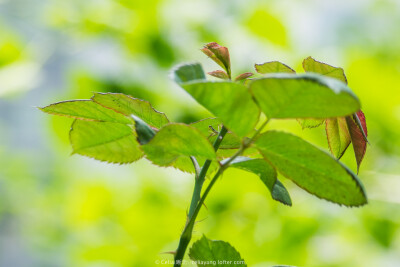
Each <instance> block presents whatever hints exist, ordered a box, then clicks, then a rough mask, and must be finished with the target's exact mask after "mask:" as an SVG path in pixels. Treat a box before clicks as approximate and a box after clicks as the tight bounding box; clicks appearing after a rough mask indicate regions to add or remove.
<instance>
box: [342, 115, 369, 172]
mask: <svg viewBox="0 0 400 267" xmlns="http://www.w3.org/2000/svg"><path fill="white" fill-rule="evenodd" d="M357 117H358V119H359V121H360V123H361V127H362V128H361V127H359V126H358V125H357V123H356V120H357ZM346 122H347V127H348V129H349V132H350V136H351V141H352V142H353V149H354V154H355V156H356V161H357V173H358V171H359V169H360V165H361V162H362V160H363V158H364V155H365V152H366V150H367V140H366V138H365V137H366V136H367V134H368V132H367V123H366V121H365V116H364V113H363V112H362V111H361V110H360V111H358V112H357V113H356V114H354V115H353V116H352V117H351V116H348V117H346ZM363 132H364V134H363ZM364 135H365V137H364Z"/></svg>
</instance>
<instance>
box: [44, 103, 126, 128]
mask: <svg viewBox="0 0 400 267" xmlns="http://www.w3.org/2000/svg"><path fill="white" fill-rule="evenodd" d="M39 109H40V110H42V111H44V112H46V113H48V114H52V115H59V116H65V117H70V118H75V119H78V120H87V121H100V122H118V123H124V124H130V123H132V122H131V120H129V118H127V117H126V116H124V115H122V114H119V113H117V112H115V111H113V110H110V109H107V108H104V107H102V106H100V105H98V104H96V103H94V102H93V101H90V100H71V101H63V102H58V103H54V104H51V105H48V106H46V107H43V108H39Z"/></svg>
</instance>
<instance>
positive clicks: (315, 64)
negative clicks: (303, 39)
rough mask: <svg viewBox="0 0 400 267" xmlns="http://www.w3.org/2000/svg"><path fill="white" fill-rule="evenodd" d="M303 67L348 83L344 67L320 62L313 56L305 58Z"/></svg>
mask: <svg viewBox="0 0 400 267" xmlns="http://www.w3.org/2000/svg"><path fill="white" fill-rule="evenodd" d="M303 69H304V70H305V71H307V72H315V73H319V74H321V75H324V76H328V77H331V78H334V79H338V80H340V81H342V82H344V83H345V84H347V78H346V75H345V74H344V71H343V69H342V68H338V67H333V66H331V65H328V64H326V63H323V62H319V61H317V60H315V59H313V58H312V57H308V58H306V59H304V60H303Z"/></svg>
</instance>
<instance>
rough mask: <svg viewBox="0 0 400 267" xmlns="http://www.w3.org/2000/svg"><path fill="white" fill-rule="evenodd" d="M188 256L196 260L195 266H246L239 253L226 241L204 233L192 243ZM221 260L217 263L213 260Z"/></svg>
mask: <svg viewBox="0 0 400 267" xmlns="http://www.w3.org/2000/svg"><path fill="white" fill-rule="evenodd" d="M189 257H190V258H191V259H192V260H193V261H196V262H197V266H205V267H212V266H235V267H237V266H243V267H245V266H247V264H246V263H245V262H244V260H243V259H242V257H241V256H240V253H239V252H238V251H237V250H236V249H235V248H234V247H232V246H231V245H230V244H229V243H228V242H225V241H220V240H210V239H208V238H207V237H206V236H205V235H203V237H202V238H201V239H199V240H197V241H196V242H194V243H193V245H192V247H191V248H190V251H189ZM220 261H221V262H222V261H225V263H219V264H218V265H216V264H214V263H213V262H216V263H218V262H220Z"/></svg>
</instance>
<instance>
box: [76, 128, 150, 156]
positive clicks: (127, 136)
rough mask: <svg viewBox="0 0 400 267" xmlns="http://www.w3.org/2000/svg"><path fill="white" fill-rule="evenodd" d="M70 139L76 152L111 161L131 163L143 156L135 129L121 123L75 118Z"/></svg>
mask: <svg viewBox="0 0 400 267" xmlns="http://www.w3.org/2000/svg"><path fill="white" fill-rule="evenodd" d="M70 141H71V145H72V148H73V153H74V154H80V155H83V156H87V157H90V158H94V159H97V160H100V161H106V162H109V163H120V164H124V163H131V162H134V161H136V160H138V159H140V158H141V157H142V156H143V152H142V151H141V149H140V146H139V143H138V142H137V141H136V135H135V134H134V132H133V129H132V128H131V127H129V126H127V125H124V124H121V123H114V122H97V121H83V120H75V121H74V123H73V124H72V128H71V131H70Z"/></svg>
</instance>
